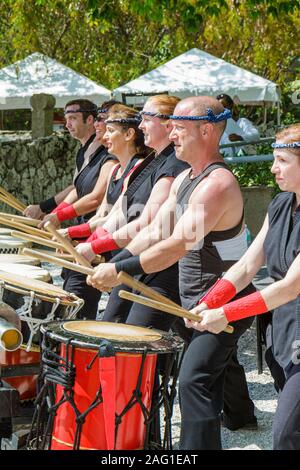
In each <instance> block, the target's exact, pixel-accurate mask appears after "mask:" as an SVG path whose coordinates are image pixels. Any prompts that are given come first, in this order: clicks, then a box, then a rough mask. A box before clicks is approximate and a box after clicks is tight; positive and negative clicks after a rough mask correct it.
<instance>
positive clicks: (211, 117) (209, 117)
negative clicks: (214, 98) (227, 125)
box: [169, 108, 231, 122]
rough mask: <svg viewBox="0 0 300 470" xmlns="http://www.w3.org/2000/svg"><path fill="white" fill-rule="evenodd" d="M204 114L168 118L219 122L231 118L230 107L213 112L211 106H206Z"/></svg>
mask: <svg viewBox="0 0 300 470" xmlns="http://www.w3.org/2000/svg"><path fill="white" fill-rule="evenodd" d="M206 112H207V114H206V116H169V118H170V119H173V120H178V121H209V122H220V121H225V120H226V119H229V118H231V111H230V109H225V110H224V111H222V113H220V114H215V113H214V112H213V110H212V109H211V108H207V111H206Z"/></svg>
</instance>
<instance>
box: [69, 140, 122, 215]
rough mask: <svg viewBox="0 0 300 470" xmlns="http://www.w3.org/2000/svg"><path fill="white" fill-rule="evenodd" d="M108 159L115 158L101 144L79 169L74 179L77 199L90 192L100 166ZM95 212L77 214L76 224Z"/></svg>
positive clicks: (95, 181)
mask: <svg viewBox="0 0 300 470" xmlns="http://www.w3.org/2000/svg"><path fill="white" fill-rule="evenodd" d="M108 160H116V157H115V156H114V155H111V154H110V153H108V151H107V149H106V148H105V147H104V146H103V145H101V146H100V147H98V148H97V150H96V151H95V153H94V154H93V155H92V156H91V158H90V161H89V163H88V164H87V165H86V166H85V167H84V168H83V170H81V171H80V173H79V174H78V175H77V176H76V178H75V181H74V186H75V188H76V191H77V196H78V199H81V198H82V197H83V196H86V195H87V194H89V193H91V192H92V191H93V189H94V187H95V184H96V183H97V180H98V177H99V173H100V171H101V168H102V166H103V165H104V163H106V162H107V161H108ZM95 214H96V211H94V212H90V213H88V214H84V215H79V216H78V217H77V218H76V224H84V223H85V222H87V221H88V220H89V219H90V218H91V217H93V216H94V215H95Z"/></svg>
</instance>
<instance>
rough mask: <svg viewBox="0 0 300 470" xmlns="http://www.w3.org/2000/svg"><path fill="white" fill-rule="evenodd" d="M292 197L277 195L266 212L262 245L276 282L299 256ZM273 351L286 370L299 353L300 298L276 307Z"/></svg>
mask: <svg viewBox="0 0 300 470" xmlns="http://www.w3.org/2000/svg"><path fill="white" fill-rule="evenodd" d="M294 200H295V194H294V193H289V192H283V193H280V194H278V195H277V196H276V197H275V198H274V199H273V201H272V202H271V204H270V205H269V208H268V215H269V230H268V233H267V236H266V239H265V242H264V253H265V257H266V265H267V268H268V272H269V275H270V277H272V278H273V279H274V280H275V281H278V280H281V279H283V278H284V277H285V275H286V273H287V271H288V269H289V268H290V266H291V264H292V263H293V261H294V260H295V258H296V257H297V255H298V254H299V252H300V206H298V207H297V209H296V211H295V214H294V217H293V216H292V207H293V203H294ZM272 348H273V354H274V356H275V358H276V360H277V362H279V364H280V365H281V366H282V367H283V368H285V367H287V366H288V365H289V364H291V362H292V359H293V358H294V357H295V356H296V355H297V349H298V351H299V349H300V295H299V296H298V297H297V298H296V299H295V300H292V301H291V302H288V303H287V304H285V305H282V306H281V307H278V308H276V309H275V310H274V312H273V318H272Z"/></svg>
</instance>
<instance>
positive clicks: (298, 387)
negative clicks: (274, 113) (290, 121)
mask: <svg viewBox="0 0 300 470" xmlns="http://www.w3.org/2000/svg"><path fill="white" fill-rule="evenodd" d="M272 146H273V148H274V163H273V165H272V168H271V171H272V173H273V174H274V175H275V178H276V182H277V184H278V186H279V188H280V189H281V190H282V191H283V192H281V193H280V194H278V195H277V196H276V197H275V198H274V199H273V201H272V202H271V204H270V206H269V208H268V214H267V216H266V219H265V221H264V224H263V226H262V228H261V230H260V232H259V234H258V235H257V237H256V239H255V240H254V242H253V243H252V245H251V246H250V248H249V249H248V251H247V252H246V253H245V255H244V256H243V257H242V258H241V259H240V261H238V262H237V263H236V264H235V265H234V266H232V267H231V268H230V269H229V270H228V271H227V273H226V274H225V275H224V277H223V278H222V279H221V280H219V281H218V282H217V283H216V284H215V286H214V287H213V288H212V290H210V291H209V292H208V294H207V295H206V296H204V297H203V299H202V302H201V304H200V305H198V306H197V307H196V308H195V309H193V310H192V311H193V312H194V313H197V314H199V315H201V316H202V321H201V322H200V323H194V322H190V321H186V323H187V326H190V327H193V328H195V329H198V330H200V331H204V330H207V331H210V332H212V333H219V332H220V331H222V330H223V329H224V328H225V326H226V325H227V323H228V322H230V321H236V320H239V319H242V318H246V317H249V316H253V315H260V314H263V313H265V312H267V311H268V310H273V317H272V324H271V325H270V328H271V338H272V345H271V351H272V355H273V365H274V366H275V367H274V368H272V373H274V371H275V370H276V374H277V376H278V372H280V375H279V378H280V381H278V382H277V384H279V383H280V395H279V400H278V407H277V410H276V413H275V417H274V424H273V447H274V449H276V450H283V449H289V450H292V449H293V450H296V449H297V450H299V449H300V254H299V251H300V124H294V125H292V126H289V127H287V128H286V129H284V130H282V131H280V132H278V133H277V134H276V143H275V144H273V145H272ZM264 264H266V265H267V268H268V272H269V275H270V277H272V278H273V279H274V281H275V282H274V283H273V284H271V285H269V286H267V287H266V288H264V289H263V290H261V291H260V292H256V293H254V294H251V295H248V296H245V297H242V298H240V299H238V300H235V301H233V302H230V300H231V299H232V298H233V297H234V296H235V294H236V293H237V292H239V291H241V290H242V289H243V288H244V287H245V286H246V285H247V284H249V282H251V280H252V279H253V277H254V276H255V274H256V273H257V272H258V271H259V269H260V268H261V267H262V266H263V265H264ZM228 302H229V303H228Z"/></svg>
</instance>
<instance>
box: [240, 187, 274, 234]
mask: <svg viewBox="0 0 300 470" xmlns="http://www.w3.org/2000/svg"><path fill="white" fill-rule="evenodd" d="M241 189H242V194H243V199H244V204H245V222H246V224H247V226H248V228H249V230H250V232H251V236H252V238H254V237H256V235H257V234H258V232H259V231H260V229H261V227H262V224H263V223H264V220H265V217H266V214H267V210H268V205H269V204H270V202H271V201H272V198H273V188H268V187H266V186H253V187H250V188H241Z"/></svg>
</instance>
